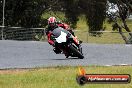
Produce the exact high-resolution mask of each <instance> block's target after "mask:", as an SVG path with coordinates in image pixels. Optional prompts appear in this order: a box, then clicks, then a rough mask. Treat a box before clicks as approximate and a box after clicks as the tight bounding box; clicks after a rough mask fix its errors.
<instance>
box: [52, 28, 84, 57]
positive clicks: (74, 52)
mask: <svg viewBox="0 0 132 88" xmlns="http://www.w3.org/2000/svg"><path fill="white" fill-rule="evenodd" d="M51 39H52V40H53V41H54V42H55V47H57V48H59V49H60V50H61V51H62V52H63V53H64V54H65V56H66V57H67V58H68V57H69V56H71V57H78V58H80V59H83V58H84V56H83V53H82V47H81V43H82V42H79V41H78V40H77V38H76V37H74V36H73V35H72V34H71V33H70V32H69V31H67V30H65V29H63V28H61V27H58V28H56V29H54V30H53V31H52V35H51Z"/></svg>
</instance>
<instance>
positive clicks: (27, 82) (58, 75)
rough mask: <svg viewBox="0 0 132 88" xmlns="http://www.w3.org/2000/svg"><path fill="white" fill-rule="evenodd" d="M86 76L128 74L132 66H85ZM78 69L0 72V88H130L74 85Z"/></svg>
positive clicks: (129, 86) (128, 87) (130, 86)
mask: <svg viewBox="0 0 132 88" xmlns="http://www.w3.org/2000/svg"><path fill="white" fill-rule="evenodd" d="M83 68H84V69H85V70H86V72H87V74H130V75H132V66H109V67H107V66H85V67H83ZM77 73H78V67H70V66H66V67H65V66H64V67H53V68H52V67H51V68H35V69H27V70H26V69H22V70H21V69H12V70H0V88H80V87H82V88H132V83H130V84H86V85H84V86H80V85H78V84H77V83H76V74H77Z"/></svg>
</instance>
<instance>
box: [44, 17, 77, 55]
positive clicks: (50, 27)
mask: <svg viewBox="0 0 132 88" xmlns="http://www.w3.org/2000/svg"><path fill="white" fill-rule="evenodd" d="M58 27H62V28H63V29H65V30H68V31H69V32H71V33H72V34H73V36H75V35H74V32H73V31H72V30H69V29H70V27H69V25H67V24H65V23H61V22H57V21H56V18H55V17H49V19H48V28H47V29H46V35H47V38H48V43H49V44H50V45H52V46H53V47H54V49H53V51H54V52H55V53H56V54H59V53H61V50H60V49H59V48H58V47H56V44H55V42H54V41H53V40H52V39H51V35H52V31H53V30H54V29H55V28H58ZM66 57H68V55H67V56H66Z"/></svg>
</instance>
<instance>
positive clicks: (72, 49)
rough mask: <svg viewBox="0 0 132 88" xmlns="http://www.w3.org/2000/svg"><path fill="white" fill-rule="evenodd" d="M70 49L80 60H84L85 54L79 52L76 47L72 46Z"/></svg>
mask: <svg viewBox="0 0 132 88" xmlns="http://www.w3.org/2000/svg"><path fill="white" fill-rule="evenodd" d="M69 48H70V50H71V51H72V52H73V53H74V54H75V55H76V56H77V57H78V58H80V59H83V58H84V56H83V54H82V53H81V52H80V51H78V50H77V49H76V48H75V47H73V45H70V46H69Z"/></svg>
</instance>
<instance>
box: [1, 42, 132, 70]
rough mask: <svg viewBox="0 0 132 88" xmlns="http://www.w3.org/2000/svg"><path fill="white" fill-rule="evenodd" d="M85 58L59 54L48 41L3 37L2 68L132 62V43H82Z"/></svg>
mask: <svg viewBox="0 0 132 88" xmlns="http://www.w3.org/2000/svg"><path fill="white" fill-rule="evenodd" d="M82 46H83V53H84V56H85V58H84V59H77V58H69V59H66V58H65V56H64V55H63V54H59V55H56V54H55V53H54V52H53V51H52V49H53V48H52V46H50V45H49V44H48V43H47V42H38V41H10V40H0V69H6V68H34V67H49V66H62V65H70V66H78V65H83V66H85V65H120V64H129V65H131V64H132V45H125V44H86V43H83V44H82Z"/></svg>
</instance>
